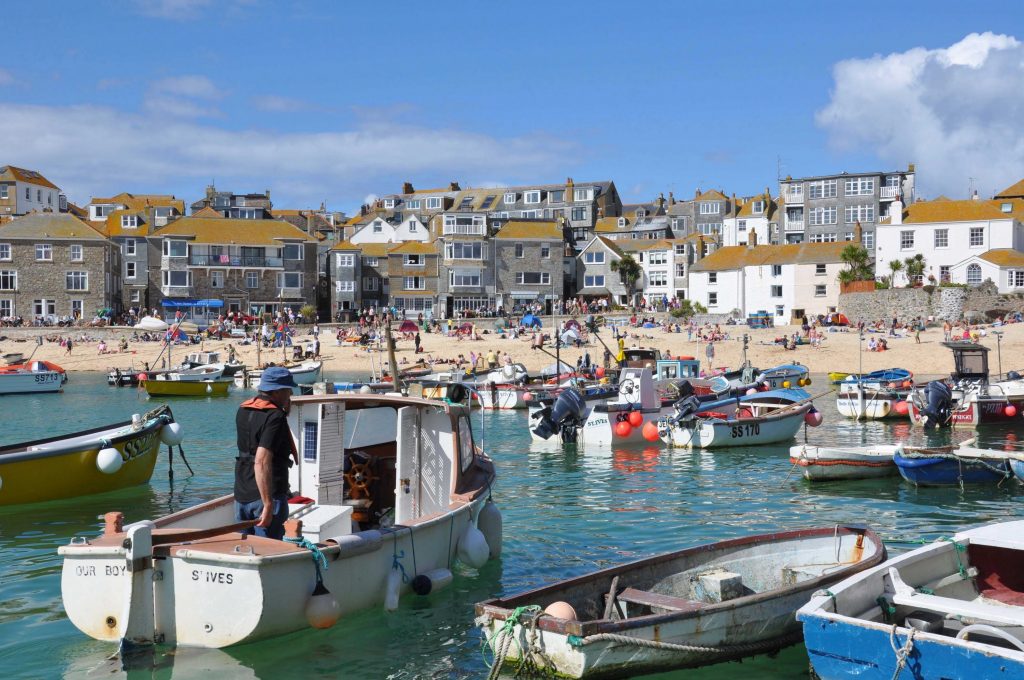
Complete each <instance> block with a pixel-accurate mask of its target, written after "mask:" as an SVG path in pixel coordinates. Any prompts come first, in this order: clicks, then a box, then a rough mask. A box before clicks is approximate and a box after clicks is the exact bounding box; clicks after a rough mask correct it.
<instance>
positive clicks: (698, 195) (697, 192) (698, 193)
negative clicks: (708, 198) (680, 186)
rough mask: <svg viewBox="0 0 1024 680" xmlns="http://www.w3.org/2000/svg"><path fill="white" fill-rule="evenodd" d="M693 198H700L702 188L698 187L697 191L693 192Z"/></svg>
mask: <svg viewBox="0 0 1024 680" xmlns="http://www.w3.org/2000/svg"><path fill="white" fill-rule="evenodd" d="M693 197H694V198H700V187H697V190H696V191H694V192H693Z"/></svg>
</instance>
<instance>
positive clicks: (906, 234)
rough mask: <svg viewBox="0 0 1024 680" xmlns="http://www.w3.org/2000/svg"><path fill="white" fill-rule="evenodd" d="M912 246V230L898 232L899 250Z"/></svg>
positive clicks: (908, 248)
mask: <svg viewBox="0 0 1024 680" xmlns="http://www.w3.org/2000/svg"><path fill="white" fill-rule="evenodd" d="M913 247H914V232H912V231H901V232H900V250H910V249H912V248H913Z"/></svg>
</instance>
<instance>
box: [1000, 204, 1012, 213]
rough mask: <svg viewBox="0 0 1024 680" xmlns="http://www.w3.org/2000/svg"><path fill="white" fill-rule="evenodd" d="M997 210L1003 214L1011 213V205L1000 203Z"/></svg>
mask: <svg viewBox="0 0 1024 680" xmlns="http://www.w3.org/2000/svg"><path fill="white" fill-rule="evenodd" d="M999 210H1000V211H1002V212H1004V213H1008V212H1013V203H1000V204H999Z"/></svg>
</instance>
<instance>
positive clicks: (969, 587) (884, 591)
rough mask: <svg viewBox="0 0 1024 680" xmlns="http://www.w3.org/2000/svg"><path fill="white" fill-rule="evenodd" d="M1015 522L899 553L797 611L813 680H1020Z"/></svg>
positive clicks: (1023, 612)
mask: <svg viewBox="0 0 1024 680" xmlns="http://www.w3.org/2000/svg"><path fill="white" fill-rule="evenodd" d="M1022 536H1024V521H1012V522H999V523H993V524H988V525H985V526H981V527H979V528H976V529H969V530H967V531H961V532H959V533H957V534H955V535H954V536H952V537H947V538H942V539H938V540H936V541H935V542H933V543H930V544H928V545H925V546H923V547H920V548H917V549H916V550H911V551H910V552H905V553H903V554H901V555H897V556H896V557H893V558H891V559H890V560H888V561H887V562H884V563H883V564H880V565H878V566H874V567H872V568H870V569H867V570H865V571H862V572H861V573H859V574H856V575H854V576H851V577H850V578H847V579H846V580H844V581H842V582H841V583H838V584H836V585H833V586H830V587H829V588H828V589H827V590H822V591H819V592H817V593H815V594H814V596H813V597H812V598H811V600H810V601H809V602H808V603H806V604H805V605H804V606H803V607H802V608H801V609H800V610H799V611H798V612H797V619H798V620H799V621H800V622H801V623H802V625H803V633H804V645H805V646H806V647H807V655H808V656H809V657H810V660H811V667H812V668H813V671H814V673H815V674H816V677H819V678H821V679H822V680H854V679H856V680H892V679H893V678H899V677H902V678H905V679H906V678H911V677H913V678H926V679H932V678H935V679H939V678H1019V677H1024V578H1022V573H1021V569H1020V565H1021V563H1022V562H1024V540H1022V538H1021V537H1022Z"/></svg>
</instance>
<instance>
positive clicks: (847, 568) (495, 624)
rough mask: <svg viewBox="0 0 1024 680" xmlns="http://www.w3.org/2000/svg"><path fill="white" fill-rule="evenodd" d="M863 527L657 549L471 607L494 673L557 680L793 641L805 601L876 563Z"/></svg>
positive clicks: (872, 539)
mask: <svg viewBox="0 0 1024 680" xmlns="http://www.w3.org/2000/svg"><path fill="white" fill-rule="evenodd" d="M884 559H885V547H884V545H883V544H882V541H881V540H880V539H879V538H878V536H877V535H876V534H875V533H874V532H872V531H871V530H870V529H866V528H863V527H845V526H836V525H833V526H829V527H823V528H819V529H805V530H797V531H786V532H780V533H775V534H767V535H762V536H749V537H744V538H737V539H732V540H728V541H722V542H720V543H714V544H709V545H703V546H698V547H695V548H688V549H686V550H680V551H676V552H670V553H665V554H662V555H656V556H654V557H648V558H646V559H642V560H638V561H636V562H632V563H629V564H624V565H621V566H617V567H611V568H609V569H602V570H600V571H596V572H593V573H591V574H586V575H584V576H579V577H576V578H572V579H568V580H566V581H561V582H559V583H554V584H551V585H547V586H543V587H541V588H537V589H536V590H530V591H527V592H523V593H518V594H515V595H512V596H510V597H503V598H499V599H493V600H488V601H486V602H481V603H479V604H477V606H476V614H477V625H479V626H480V627H482V628H483V631H484V635H485V636H486V639H487V646H488V648H489V649H490V651H491V653H493V655H494V657H495V658H494V663H495V664H497V665H499V666H500V665H504V664H506V663H507V664H510V665H512V666H516V665H517V664H519V663H520V662H522V661H523V660H524V657H525V658H526V659H529V660H530V661H532V663H533V664H535V665H536V666H537V667H539V668H544V669H546V670H548V671H551V672H553V674H555V675H557V676H559V677H568V678H609V677H633V676H636V675H643V674H647V673H654V672H659V671H668V670H673V669H677V668H693V667H696V666H705V665H709V664H713V663H719V662H722V661H728V660H732V659H740V658H743V657H747V656H753V655H755V654H761V653H765V652H772V651H775V650H778V649H781V648H783V647H787V646H789V645H792V644H796V643H798V642H799V641H800V624H799V623H797V621H796V618H795V617H794V614H795V612H796V610H797V609H798V608H799V607H800V606H801V605H803V604H805V603H806V602H807V599H808V598H809V597H811V594H812V593H814V592H816V591H819V590H821V589H824V588H829V587H830V586H831V585H832V584H834V583H837V582H839V581H841V580H842V579H843V578H846V577H847V576H850V575H851V574H855V573H857V572H859V571H862V570H864V569H867V568H869V567H872V566H874V565H877V564H879V563H881V562H882V561H883V560H884Z"/></svg>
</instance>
